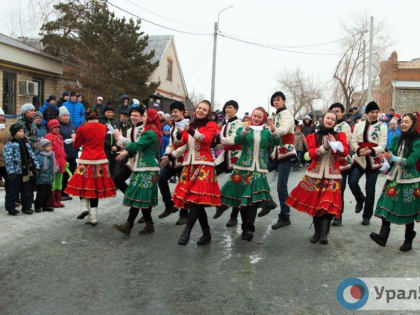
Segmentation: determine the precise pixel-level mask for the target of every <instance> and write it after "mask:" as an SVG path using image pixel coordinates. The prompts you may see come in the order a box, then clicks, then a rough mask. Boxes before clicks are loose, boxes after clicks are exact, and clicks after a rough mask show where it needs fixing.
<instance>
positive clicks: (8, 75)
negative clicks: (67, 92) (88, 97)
mask: <svg viewBox="0 0 420 315" xmlns="http://www.w3.org/2000/svg"><path fill="white" fill-rule="evenodd" d="M0 82H2V84H0V95H1V97H0V107H1V108H3V110H4V112H5V113H6V115H12V116H14V115H17V114H19V112H20V107H21V106H22V104H24V103H32V104H34V105H35V107H36V108H37V109H39V108H40V106H42V104H43V101H44V99H45V98H47V97H48V96H49V95H56V96H57V98H58V97H59V96H60V94H61V92H62V91H63V84H64V81H63V63H62V61H60V60H59V59H58V58H56V57H54V56H51V55H49V54H47V53H45V52H43V51H41V50H39V49H36V48H34V47H32V46H29V45H27V44H25V43H22V42H21V41H18V40H15V39H13V38H10V37H8V36H6V35H3V34H0Z"/></svg>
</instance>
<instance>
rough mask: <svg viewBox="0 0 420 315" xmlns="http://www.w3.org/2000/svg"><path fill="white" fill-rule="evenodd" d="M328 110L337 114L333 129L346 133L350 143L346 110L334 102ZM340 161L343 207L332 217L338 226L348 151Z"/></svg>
mask: <svg viewBox="0 0 420 315" xmlns="http://www.w3.org/2000/svg"><path fill="white" fill-rule="evenodd" d="M329 110H330V111H333V112H334V113H335V114H336V115H337V124H336V125H335V127H334V130H335V131H336V132H337V133H340V132H344V133H345V134H346V138H347V143H348V144H349V145H350V140H351V127H350V125H349V124H348V123H347V122H346V121H345V120H344V114H345V113H346V110H345V108H344V106H343V104H340V103H334V104H332V105H331V106H330V108H329ZM339 163H340V172H341V182H340V184H341V199H342V201H343V207H342V208H341V214H340V216H339V217H334V219H333V222H332V225H333V226H340V225H342V222H343V212H344V191H345V190H346V184H347V179H348V177H349V176H350V173H351V155H350V152H349V154H347V155H346V156H342V157H340V158H339Z"/></svg>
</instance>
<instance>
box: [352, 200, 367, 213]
mask: <svg viewBox="0 0 420 315" xmlns="http://www.w3.org/2000/svg"><path fill="white" fill-rule="evenodd" d="M364 203H365V200H364V199H363V200H362V201H360V202H359V201H358V202H357V203H356V208H355V209H354V212H356V213H360V211H362V210H363V204H364Z"/></svg>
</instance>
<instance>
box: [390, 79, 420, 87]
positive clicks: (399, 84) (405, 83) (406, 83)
mask: <svg viewBox="0 0 420 315" xmlns="http://www.w3.org/2000/svg"><path fill="white" fill-rule="evenodd" d="M391 82H392V86H393V87H395V88H406V89H420V81H397V80H392V81H391Z"/></svg>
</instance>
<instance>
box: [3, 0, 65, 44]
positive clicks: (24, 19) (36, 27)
mask: <svg viewBox="0 0 420 315" xmlns="http://www.w3.org/2000/svg"><path fill="white" fill-rule="evenodd" d="M59 2H60V0H17V1H10V7H9V9H8V12H7V14H5V19H4V23H5V26H7V27H8V29H9V32H8V33H9V35H10V36H12V37H26V38H28V37H29V38H31V37H38V36H39V31H40V29H41V26H42V25H43V24H45V23H47V22H49V21H51V20H52V19H54V17H55V13H56V11H55V9H54V5H55V4H58V3H59Z"/></svg>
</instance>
